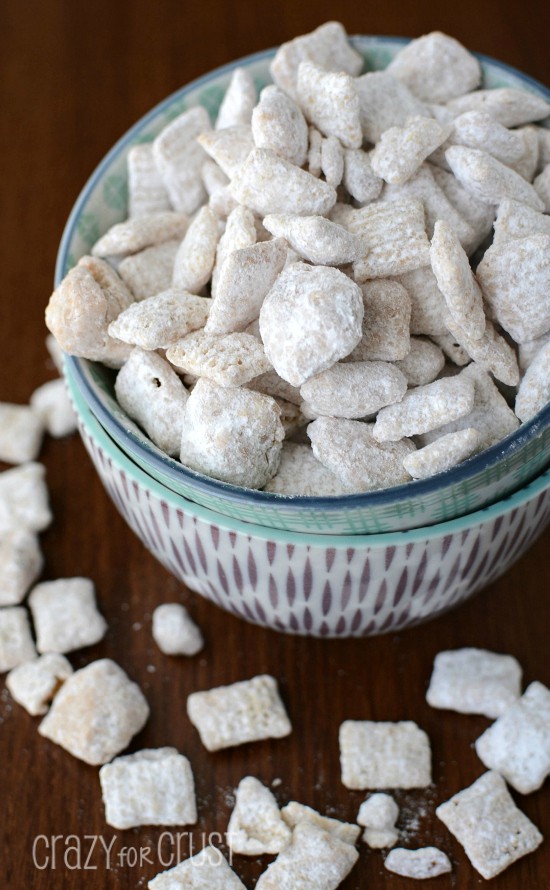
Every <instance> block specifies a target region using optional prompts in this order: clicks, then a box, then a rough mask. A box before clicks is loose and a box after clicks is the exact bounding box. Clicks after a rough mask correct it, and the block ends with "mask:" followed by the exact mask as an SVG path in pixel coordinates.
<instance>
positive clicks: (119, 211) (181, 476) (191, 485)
mask: <svg viewBox="0 0 550 890" xmlns="http://www.w3.org/2000/svg"><path fill="white" fill-rule="evenodd" d="M405 42H406V41H404V40H402V39H396V38H382V37H357V38H354V44H355V46H356V47H357V49H358V50H360V51H361V52H362V53H363V55H364V57H365V61H366V68H367V69H381V68H384V67H385V66H386V65H387V64H388V62H389V61H390V59H391V58H392V57H393V56H394V55H395V53H396V52H397V51H398V50H399V49H400V48H401V47H402V46H403V44H404V43H405ZM273 54H274V51H273V50H271V51H267V52H263V53H259V54H256V55H253V56H248V57H247V58H244V59H239V60H238V61H236V62H234V63H232V64H230V65H226V66H225V67H223V68H219V69H218V70H216V71H214V72H212V73H210V74H208V75H206V76H205V77H202V78H200V79H199V80H196V81H194V82H193V83H191V84H189V85H188V86H186V87H184V88H183V89H182V90H180V91H179V92H177V93H175V94H174V95H172V96H170V97H169V98H168V99H166V100H165V101H164V102H162V103H161V104H160V105H158V106H157V107H156V108H154V109H153V110H152V111H151V112H149V114H147V115H146V116H145V117H144V118H142V120H140V121H139V122H138V123H137V124H136V125H135V126H134V127H133V128H132V129H131V130H129V131H128V133H126V135H125V136H123V137H122V139H121V140H120V141H119V142H118V143H117V144H116V145H115V146H114V148H113V149H112V150H111V151H110V152H109V154H108V155H107V156H106V157H105V158H104V160H103V161H102V162H101V164H100V165H99V166H98V168H97V169H96V171H95V172H94V173H93V175H92V176H91V178H90V180H89V181H88V183H87V184H86V186H85V188H84V189H83V191H82V193H81V195H80V197H79V198H78V200H77V202H76V204H75V207H74V209H73V211H72V213H71V215H70V218H69V220H68V223H67V226H66V229H65V232H64V235H63V240H62V242H61V247H60V250H59V255H58V261H57V268H56V283H59V281H60V280H61V279H62V278H63V276H64V275H65V274H66V272H67V271H68V269H69V268H70V267H71V266H73V265H74V264H75V262H76V261H77V260H78V258H79V257H80V256H82V255H83V254H84V253H87V252H89V250H90V248H91V246H92V244H93V243H94V242H95V241H96V239H97V238H98V237H99V236H100V235H101V234H102V233H103V232H105V231H106V229H108V228H109V227H110V226H111V225H113V224H114V223H116V222H119V221H120V220H122V219H123V218H124V217H125V215H126V200H127V185H126V155H127V152H128V149H129V148H130V147H131V146H132V145H135V144H136V143H138V142H144V141H148V140H151V139H152V138H153V137H154V136H155V135H156V134H157V133H158V132H159V131H160V130H161V129H162V127H163V126H165V124H166V123H167V122H168V121H169V120H171V119H172V118H174V117H176V116H177V115H178V114H180V113H181V112H182V111H184V110H185V109H186V108H189V107H191V106H193V105H196V104H201V105H203V106H204V107H206V108H207V109H208V111H209V112H210V113H211V115H212V116H213V115H215V114H216V111H217V108H218V106H219V103H220V101H221V98H222V96H223V93H224V90H225V88H226V86H227V84H228V81H229V78H230V76H231V73H232V71H233V69H234V68H235V67H237V66H244V67H246V68H247V69H248V70H249V71H250V72H251V74H252V75H253V77H254V79H255V82H256V84H257V87H258V89H260V88H261V87H263V86H264V85H265V84H266V83H267V82H268V81H269V63H270V61H271V59H272V57H273ZM480 59H481V62H482V66H483V71H484V81H485V85H486V86H488V87H498V86H515V87H519V88H521V89H526V90H531V91H533V92H535V93H539V94H541V95H544V96H545V97H546V98H548V99H550V91H548V90H546V89H545V88H544V87H543V86H541V85H540V84H538V83H537V82H536V81H534V80H532V79H531V78H529V77H526V76H525V75H523V74H521V73H520V72H518V71H515V70H514V69H512V68H509V67H508V66H506V65H503V64H502V63H500V62H496V61H494V60H492V59H488V58H485V57H480ZM68 365H69V367H70V369H71V372H72V374H73V378H74V380H75V382H76V384H77V386H78V388H79V390H80V392H81V394H82V397H83V398H84V400H85V401H86V403H87V404H88V406H89V407H90V408H91V410H92V412H93V414H94V415H95V416H96V417H97V419H98V420H99V422H100V423H101V424H102V426H103V427H104V428H105V429H106V430H107V431H108V433H109V435H110V436H111V437H112V438H113V439H114V440H115V441H116V442H117V443H118V445H119V446H120V448H121V449H122V451H124V452H125V453H126V454H127V455H128V456H129V457H131V459H132V460H133V461H135V463H137V464H139V466H141V467H142V468H143V469H144V470H145V471H146V472H147V473H148V474H149V475H150V476H153V477H154V478H155V479H157V480H158V481H159V482H160V483H162V484H163V485H164V486H166V487H167V488H169V489H171V490H172V491H174V492H175V493H177V494H181V495H183V496H184V497H185V498H187V499H188V500H191V501H194V502H196V503H197V504H201V505H202V506H205V507H207V508H210V509H212V510H216V511H217V512H219V513H223V514H224V515H226V516H229V517H231V518H233V519H238V520H242V521H245V522H251V523H256V524H258V525H263V526H267V527H270V528H279V529H286V530H288V531H297V532H313V533H315V534H317V533H323V534H343V535H353V534H364V533H377V532H385V531H397V530H400V529H410V528H415V527H419V526H425V525H429V524H431V523H436V522H441V521H445V520H449V519H453V518H455V517H457V516H462V515H466V514H468V513H471V512H472V511H474V510H476V509H478V508H480V507H483V506H485V505H486V504H491V503H494V502H495V501H497V500H499V499H500V498H502V497H504V496H505V495H506V494H509V493H510V492H512V491H515V490H517V489H518V488H520V487H522V486H523V485H524V484H525V483H526V482H528V481H529V480H531V479H533V478H535V477H536V476H538V475H539V474H540V472H541V471H542V470H543V469H544V468H545V467H547V466H548V465H549V464H550V406H547V407H546V408H545V409H544V410H543V411H541V412H540V413H539V414H538V415H537V416H536V417H535V418H533V419H532V420H531V421H529V422H528V423H526V424H523V426H522V427H521V428H520V429H519V430H518V431H517V432H515V433H513V434H512V435H510V436H508V437H507V438H506V439H503V440H502V442H499V443H498V444H497V445H494V446H493V447H492V448H489V449H487V450H486V451H484V452H483V453H482V454H479V455H477V456H475V457H473V458H471V459H470V460H467V461H465V462H464V463H463V464H461V465H460V466H459V467H456V468H454V469H452V470H450V471H448V472H446V473H441V474H438V475H437V476H434V477H432V478H431V479H428V480H423V481H416V482H410V483H409V484H407V485H400V486H396V487H393V488H389V489H386V490H383V491H377V492H368V493H365V494H360V495H350V496H347V497H336V498H305V497H296V498H289V497H285V496H281V495H277V494H271V493H268V492H261V491H260V492H259V491H252V490H249V489H243V488H238V487H236V486H233V485H228V484H226V483H223V482H218V481H217V480H215V479H211V478H209V477H207V476H204V475H201V474H199V473H195V472H193V471H192V470H188V469H187V468H185V467H183V466H182V465H181V464H180V463H179V462H178V461H176V460H173V459H172V458H170V457H167V456H166V455H165V454H164V453H163V452H161V451H160V450H159V449H158V448H156V446H155V445H153V443H152V442H151V441H150V440H149V439H148V438H147V436H146V435H145V434H144V433H143V432H142V431H141V430H140V429H139V427H138V426H136V424H134V423H133V422H132V421H131V420H130V419H129V418H128V416H127V415H126V414H125V412H124V411H122V409H121V408H120V407H119V406H118V404H117V402H116V400H115V397H114V388H113V384H114V373H113V372H111V371H109V370H108V369H106V368H104V367H103V366H102V365H100V364H97V363H93V362H89V361H86V360H83V359H76V358H71V359H69V363H68Z"/></svg>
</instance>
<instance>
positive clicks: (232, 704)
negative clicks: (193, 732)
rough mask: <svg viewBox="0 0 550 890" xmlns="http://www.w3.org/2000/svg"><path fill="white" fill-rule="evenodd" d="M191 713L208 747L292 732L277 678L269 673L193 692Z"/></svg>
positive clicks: (192, 720) (190, 717) (215, 747)
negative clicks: (280, 695)
mask: <svg viewBox="0 0 550 890" xmlns="http://www.w3.org/2000/svg"><path fill="white" fill-rule="evenodd" d="M187 714H188V716H189V719H190V720H191V723H192V724H193V726H195V728H196V729H197V730H198V732H199V735H200V737H201V742H202V743H203V745H204V746H205V748H206V749H207V750H208V751H219V750H221V749H222V748H231V747H233V746H234V745H244V744H245V743H247V742H257V741H261V740H262V739H280V738H283V737H284V736H287V735H289V733H291V732H292V726H291V725H290V721H289V719H288V717H287V714H286V711H285V708H284V705H283V703H282V701H281V699H280V697H279V692H278V689H277V681H276V680H275V679H274V678H273V677H270V676H268V675H267V674H264V675H261V676H258V677H253V678H252V679H250V680H242V681H241V682H240V683H233V684H232V685H231V686H219V687H218V688H217V689H210V690H208V691H207V692H193V693H192V694H191V695H190V696H189V697H188V699H187Z"/></svg>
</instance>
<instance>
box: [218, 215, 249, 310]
mask: <svg viewBox="0 0 550 890" xmlns="http://www.w3.org/2000/svg"><path fill="white" fill-rule="evenodd" d="M256 240H257V233H256V225H255V220H254V214H253V213H252V211H251V210H249V209H248V207H243V206H242V205H240V204H238V205H237V206H236V207H235V208H234V209H233V210H232V211H231V213H230V214H229V216H228V217H227V222H226V224H225V230H224V232H223V234H222V236H221V238H220V240H219V241H218V246H217V249H216V262H215V265H214V270H213V272H212V282H211V293H212V297H213V298H215V297H216V296H217V292H218V280H219V277H220V275H221V271H222V269H223V265H224V263H225V261H226V259H228V257H229V256H230V255H231V254H232V253H233V251H234V250H242V249H243V248H245V247H252V245H253V244H256Z"/></svg>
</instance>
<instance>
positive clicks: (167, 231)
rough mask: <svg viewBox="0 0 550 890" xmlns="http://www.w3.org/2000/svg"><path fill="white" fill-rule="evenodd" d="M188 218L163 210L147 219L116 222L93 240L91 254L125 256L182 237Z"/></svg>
mask: <svg viewBox="0 0 550 890" xmlns="http://www.w3.org/2000/svg"><path fill="white" fill-rule="evenodd" d="M188 224H189V219H188V217H187V216H186V215H185V213H175V212H174V211H172V210H165V211H163V212H161V213H151V214H149V215H148V216H133V217H131V218H130V219H127V220H125V221H124V222H120V223H116V225H114V226H111V228H110V229H109V230H108V231H107V232H106V233H105V234H104V235H103V236H102V237H101V238H100V239H99V241H96V243H95V244H94V246H93V247H92V254H93V256H96V257H107V256H127V255H128V254H133V253H138V252H139V251H140V250H144V248H146V247H152V246H153V245H155V244H162V243H163V242H165V241H173V240H174V239H178V238H179V239H181V238H183V236H184V234H185V232H186V230H187V226H188Z"/></svg>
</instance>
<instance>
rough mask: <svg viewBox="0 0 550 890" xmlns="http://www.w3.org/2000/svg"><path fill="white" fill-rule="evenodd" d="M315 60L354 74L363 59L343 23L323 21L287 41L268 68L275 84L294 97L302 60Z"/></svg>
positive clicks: (330, 67) (357, 71)
mask: <svg viewBox="0 0 550 890" xmlns="http://www.w3.org/2000/svg"><path fill="white" fill-rule="evenodd" d="M304 61H309V62H315V64H316V65H318V66H319V67H320V68H324V69H325V70H326V71H345V72H346V73H347V74H351V75H352V76H353V77H355V76H356V75H357V74H359V72H360V71H361V69H362V67H363V58H362V56H361V55H360V53H358V52H357V51H356V50H354V49H353V47H352V46H351V45H350V44H349V42H348V36H347V34H346V31H345V29H344V26H343V25H341V24H340V23H339V22H325V24H324V25H320V27H319V28H316V29H315V31H312V32H311V33H310V34H304V35H302V36H300V37H295V38H294V40H289V41H288V42H287V43H283V44H282V46H280V47H279V49H278V50H277V52H276V54H275V58H274V59H273V61H272V63H271V66H270V71H271V76H272V78H273V80H274V81H275V83H276V84H277V86H278V87H280V88H281V89H282V90H284V91H285V93H288V94H289V95H290V96H292V97H294V96H295V92H296V81H297V76H298V68H299V66H300V63H301V62H304Z"/></svg>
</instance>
